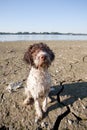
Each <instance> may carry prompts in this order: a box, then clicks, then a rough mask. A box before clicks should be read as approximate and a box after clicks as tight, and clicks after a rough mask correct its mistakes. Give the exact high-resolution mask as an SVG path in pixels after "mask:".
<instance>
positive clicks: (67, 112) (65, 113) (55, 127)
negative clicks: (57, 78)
mask: <svg viewBox="0 0 87 130" xmlns="http://www.w3.org/2000/svg"><path fill="white" fill-rule="evenodd" d="M60 86H61V87H62V88H61V89H60V91H59V92H58V93H57V101H58V103H60V104H61V105H63V106H66V108H67V110H66V111H65V112H64V113H63V114H60V115H59V116H58V117H57V119H56V121H55V123H54V126H53V128H52V129H51V130H58V128H59V125H60V123H61V121H62V119H63V118H64V117H66V116H67V115H68V114H69V113H72V114H73V115H74V116H75V117H76V119H77V121H78V123H79V121H82V120H83V119H82V118H81V117H79V116H77V115H76V114H75V113H74V112H72V111H71V109H70V107H69V106H67V105H66V104H64V103H62V102H61V101H60V97H59V94H60V93H61V92H63V90H64V85H62V83H60Z"/></svg>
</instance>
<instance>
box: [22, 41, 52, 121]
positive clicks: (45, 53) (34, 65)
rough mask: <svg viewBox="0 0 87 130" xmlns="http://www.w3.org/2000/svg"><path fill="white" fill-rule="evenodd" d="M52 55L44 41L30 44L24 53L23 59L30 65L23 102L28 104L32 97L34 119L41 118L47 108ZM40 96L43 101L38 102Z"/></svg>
mask: <svg viewBox="0 0 87 130" xmlns="http://www.w3.org/2000/svg"><path fill="white" fill-rule="evenodd" d="M54 57H55V55H54V53H53V51H52V50H51V49H50V48H49V47H48V46H47V45H46V44H44V43H39V44H33V45H31V46H30V47H29V48H28V50H27V52H25V55H24V60H25V61H26V62H27V63H28V64H30V65H31V70H30V73H29V76H28V78H27V87H26V88H25V94H26V95H27V98H26V99H25V101H24V104H29V103H30V99H31V98H33V99H34V105H35V109H36V121H37V120H38V119H40V118H42V116H43V113H42V112H46V109H47V97H48V94H49V90H50V86H51V78H50V74H49V72H48V67H49V66H50V65H51V62H52V61H53V60H54ZM40 98H43V101H41V102H40Z"/></svg>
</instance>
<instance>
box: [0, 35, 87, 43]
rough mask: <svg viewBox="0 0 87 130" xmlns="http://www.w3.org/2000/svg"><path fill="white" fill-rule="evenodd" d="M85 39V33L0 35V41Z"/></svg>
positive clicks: (86, 38)
mask: <svg viewBox="0 0 87 130" xmlns="http://www.w3.org/2000/svg"><path fill="white" fill-rule="evenodd" d="M33 40H87V35H50V34H49V35H46V34H45V35H38V34H37V35H34V34H33V35H0V41H2V42H4V41H33Z"/></svg>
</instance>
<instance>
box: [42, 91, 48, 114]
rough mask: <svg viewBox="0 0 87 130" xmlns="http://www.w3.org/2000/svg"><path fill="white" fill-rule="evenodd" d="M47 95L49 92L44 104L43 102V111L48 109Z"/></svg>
mask: <svg viewBox="0 0 87 130" xmlns="http://www.w3.org/2000/svg"><path fill="white" fill-rule="evenodd" d="M47 97H48V93H47V94H46V95H45V99H44V101H43V104H42V110H43V112H46V111H47Z"/></svg>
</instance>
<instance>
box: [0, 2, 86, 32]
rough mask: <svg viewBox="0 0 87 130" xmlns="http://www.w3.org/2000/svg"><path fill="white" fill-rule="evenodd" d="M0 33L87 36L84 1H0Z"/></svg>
mask: <svg viewBox="0 0 87 130" xmlns="http://www.w3.org/2000/svg"><path fill="white" fill-rule="evenodd" d="M0 32H61V33H69V32H71V33H87V0H0Z"/></svg>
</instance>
